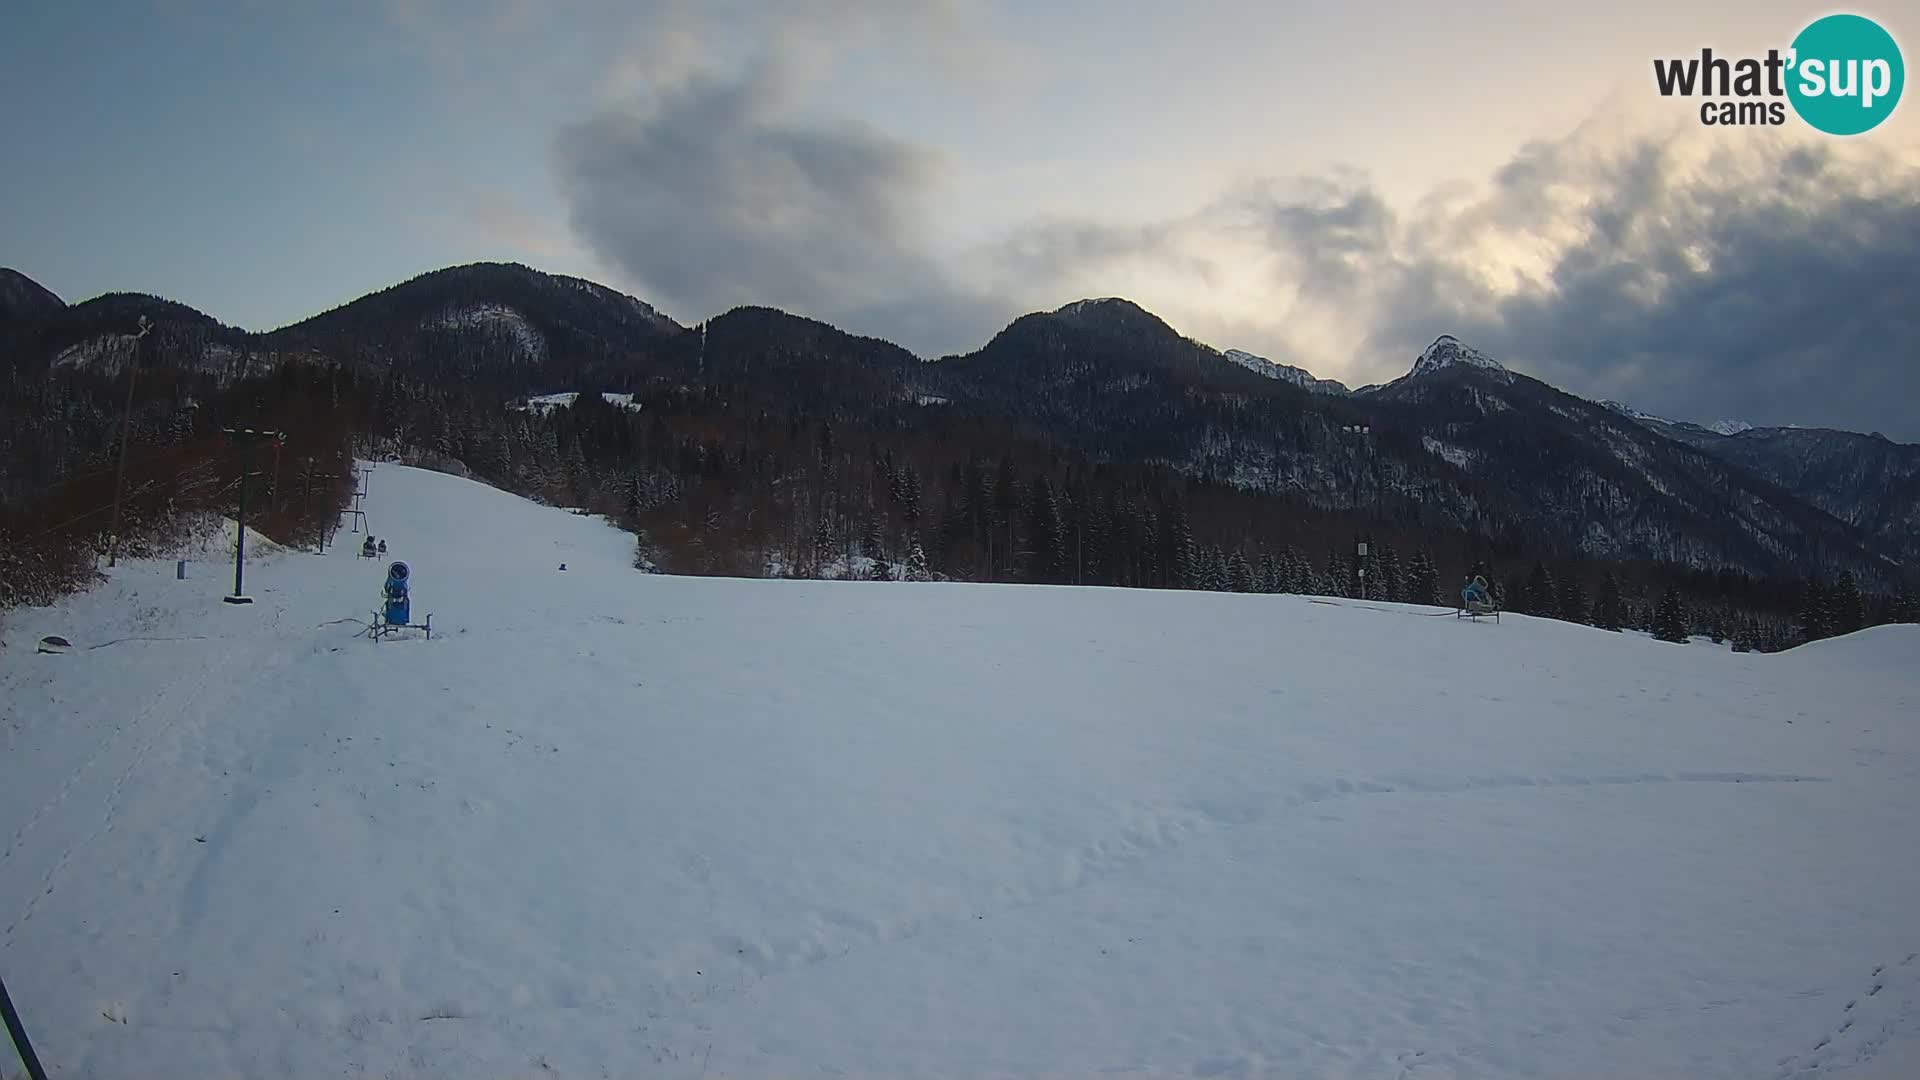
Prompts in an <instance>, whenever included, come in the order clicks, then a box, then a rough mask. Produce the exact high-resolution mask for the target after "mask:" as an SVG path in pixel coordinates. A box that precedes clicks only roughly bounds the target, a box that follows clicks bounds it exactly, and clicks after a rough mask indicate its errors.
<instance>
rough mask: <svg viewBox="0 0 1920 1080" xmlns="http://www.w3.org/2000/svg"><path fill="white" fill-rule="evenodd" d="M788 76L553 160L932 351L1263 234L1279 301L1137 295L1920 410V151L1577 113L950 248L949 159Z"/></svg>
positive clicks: (1350, 338) (1547, 364)
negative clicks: (1230, 302)
mask: <svg viewBox="0 0 1920 1080" xmlns="http://www.w3.org/2000/svg"><path fill="white" fill-rule="evenodd" d="M782 94H783V87H782V84H781V83H780V81H779V80H778V79H777V78H775V77H773V76H771V75H768V74H766V73H764V72H763V73H762V74H760V75H757V76H755V77H752V78H748V79H745V80H742V81H735V82H725V81H713V80H706V81H695V82H692V83H689V84H686V85H685V86H683V87H681V88H680V89H679V90H676V91H672V92H669V93H666V94H664V95H658V96H656V97H655V99H654V100H653V102H652V104H651V106H650V107H649V108H647V109H644V110H620V109H613V110H608V111H603V112H601V113H599V114H597V115H596V116H594V117H593V118H591V119H589V120H588V121H586V122H585V123H582V124H580V125H578V126H576V127H574V128H571V129H569V130H568V131H566V132H565V133H564V134H563V135H562V136H561V138H560V139H559V141H558V144H557V151H556V161H557V166H558V170H557V171H558V174H559V178H560V187H561V190H562V192H563V194H564V195H565V197H566V201H567V204H568V207H569V211H570V215H571V221H572V225H573V228H574V230H575V232H576V234H577V235H578V236H579V237H580V238H581V239H582V240H583V242H585V243H586V244H588V245H589V246H590V247H591V248H592V249H593V250H594V251H595V253H596V254H597V255H598V256H599V257H600V258H601V259H602V260H604V261H605V262H607V263H608V264H610V265H611V266H614V267H617V268H618V269H619V270H621V271H622V272H624V273H626V274H627V275H630V276H631V277H632V278H633V279H635V280H636V282H637V283H638V284H639V285H640V286H641V287H643V288H645V289H647V290H648V291H649V292H650V293H651V294H652V295H653V296H656V297H658V298H660V299H661V300H663V301H665V302H667V303H668V304H669V305H670V306H671V307H672V308H673V309H674V310H679V311H686V312H702V311H718V310H721V309H723V308H725V307H727V306H730V305H732V304H737V303H770V304H776V305H779V306H782V307H786V308H789V309H790V310H795V311H798V312H802V313H806V314H810V315H815V316H817V317H822V318H827V319H830V320H832V321H835V322H837V323H840V324H841V325H843V326H845V327H847V328H848V329H851V330H855V331H857V332H861V333H871V334H878V335H882V336H886V337H890V338H893V339H894V340H898V341H901V342H902V343H904V344H907V345H909V346H911V347H916V348H919V349H922V350H923V351H927V350H928V348H929V346H933V347H935V348H936V349H937V350H938V351H947V350H949V349H964V348H971V347H974V346H977V345H978V344H979V343H981V342H984V341H985V340H986V339H987V338H988V337H990V336H991V335H992V334H993V333H994V332H995V331H996V330H997V329H999V327H1000V326H1002V325H1004V323H1005V322H1006V321H1007V320H1008V319H1010V318H1011V317H1013V316H1015V315H1017V314H1019V313H1021V312H1023V311H1027V310H1032V309H1034V308H1036V307H1040V306H1043V305H1045V304H1047V303H1050V302H1057V301H1059V300H1063V299H1067V298H1070V297H1066V296H1064V295H1062V293H1063V289H1066V288H1072V289H1074V291H1076V292H1084V293H1086V294H1088V295H1104V294H1107V293H1111V292H1116V291H1125V286H1124V285H1119V284H1118V282H1119V281H1120V280H1122V279H1124V280H1141V277H1139V276H1137V274H1136V272H1138V271H1140V270H1141V268H1142V267H1146V268H1149V269H1150V271H1151V272H1150V273H1147V274H1146V275H1145V279H1146V280H1167V279H1168V278H1171V279H1173V280H1174V281H1176V282H1178V281H1185V282H1187V283H1189V285H1190V286H1197V287H1198V290H1199V291H1202V292H1205V291H1206V290H1211V289H1212V288H1214V287H1215V286H1216V285H1217V284H1219V283H1233V282H1236V281H1240V282H1244V281H1245V277H1246V276H1245V274H1244V272H1243V267H1241V266H1240V265H1238V263H1239V261H1241V260H1246V259H1257V260H1258V263H1259V265H1260V266H1262V267H1265V268H1266V270H1267V272H1268V273H1269V274H1270V275H1271V277H1270V278H1267V279H1265V280H1267V281H1269V282H1270V284H1271V289H1272V294H1273V296H1274V298H1275V299H1274V302H1273V303H1272V304H1271V305H1266V307H1267V310H1263V311H1260V312H1258V313H1251V314H1250V313H1239V312H1233V311H1221V310H1214V311H1211V312H1210V311H1208V310H1207V309H1206V307H1205V305H1204V304H1202V305H1201V306H1200V307H1198V308H1196V309H1195V310H1192V311H1181V310H1179V309H1178V304H1179V300H1177V299H1176V300H1172V301H1169V300H1166V299H1163V298H1158V297H1155V296H1154V295H1150V294H1137V295H1134V296H1133V297H1132V298H1133V299H1135V300H1137V301H1139V302H1140V303H1142V304H1143V305H1144V306H1146V307H1148V308H1149V309H1153V310H1158V311H1160V313H1161V314H1163V315H1165V316H1167V317H1168V318H1169V319H1170V321H1172V322H1173V323H1174V324H1175V325H1176V326H1177V327H1179V328H1180V329H1181V330H1183V331H1185V332H1189V333H1195V334H1196V335H1198V336H1201V337H1203V338H1216V339H1219V340H1216V344H1219V345H1222V346H1228V345H1233V346H1240V347H1247V348H1254V349H1256V350H1258V351H1261V352H1264V353H1266V354H1267V355H1269V356H1272V357H1274V358H1276V359H1282V360H1284V361H1286V362H1289V363H1296V364H1300V365H1301V366H1304V367H1308V368H1310V369H1313V370H1315V371H1317V372H1319V373H1320V374H1323V375H1334V376H1342V377H1345V378H1347V379H1349V380H1350V381H1351V380H1355V379H1358V380H1359V381H1365V380H1367V379H1375V378H1391V377H1393V376H1395V375H1398V374H1399V373H1400V372H1402V371H1404V370H1405V368H1406V366H1407V365H1408V364H1409V363H1410V362H1411V360H1412V358H1413V356H1414V355H1415V354H1416V353H1417V352H1418V351H1419V349H1420V348H1421V347H1423V346H1424V345H1425V344H1426V343H1427V342H1429V341H1431V340H1432V339H1433V338H1434V337H1435V336H1436V335H1438V334H1441V333H1452V334H1455V335H1457V336H1459V337H1461V338H1463V339H1465V340H1468V341H1471V342H1473V343H1474V344H1476V345H1477V346H1479V347H1480V348H1483V349H1485V350H1487V351H1488V352H1490V353H1492V354H1494V355H1496V356H1499V357H1501V358H1502V359H1503V360H1506V361H1508V362H1510V363H1511V364H1512V366H1514V367H1516V368H1518V369H1519V370H1523V371H1527V372H1529V373H1532V374H1535V375H1538V376H1539V377H1541V378H1543V379H1546V380H1547V381H1549V382H1552V383H1554V384H1556V385H1559V386H1562V387H1564V388H1566V389H1568V390H1570V391H1572V392H1575V393H1579V394H1583V395H1587V396H1590V397H1613V398H1617V399H1619V400H1622V401H1626V402H1629V403H1631V404H1634V405H1636V406H1639V407H1641V408H1645V409H1648V410H1651V411H1657V412H1662V413H1666V414H1668V415H1672V416H1675V417H1678V418H1687V419H1700V420H1712V419H1718V418H1723V417H1739V418H1742V419H1747V420H1750V421H1752V422H1755V423H1788V422H1794V423H1802V424H1809V425H1830V426H1839V427H1852V428H1857V429H1860V430H1873V429H1878V430H1881V431H1884V432H1885V433H1886V434H1888V435H1889V436H1891V437H1894V438H1897V439H1902V440H1908V441H1915V440H1920V414H1916V413H1915V411H1914V409H1913V407H1912V402H1913V401H1915V400H1916V399H1920V363H1916V359H1920V307H1916V306H1915V305H1913V304H1912V303H1911V301H1910V296H1911V290H1912V282H1914V281H1916V280H1920V197H1917V196H1916V195H1915V194H1914V192H1916V191H1920V184H1914V183H1911V182H1909V183H1906V184H1904V185H1902V184H1901V183H1899V182H1898V181H1899V180H1901V179H1902V178H1903V175H1905V174H1904V173H1903V171H1902V170H1903V168H1904V169H1905V173H1910V172H1911V169H1910V167H1902V166H1899V165H1897V164H1896V163H1895V162H1893V161H1892V160H1891V159H1890V158H1885V159H1879V158H1875V157H1873V156H1871V155H1868V154H1863V153H1857V152H1848V153H1845V154H1842V153H1838V152H1834V151H1832V150H1830V149H1828V148H1827V147H1825V146H1823V145H1819V144H1810V143H1804V142H1794V141H1791V140H1786V139H1776V140H1768V139H1766V138H1764V137H1756V138H1755V139H1753V140H1751V141H1749V142H1746V143H1741V144H1730V145H1729V146H1728V147H1725V148H1721V149H1720V150H1718V151H1716V152H1715V154H1714V155H1713V156H1712V157H1711V158H1710V159H1708V160H1705V161H1702V160H1700V158H1699V155H1698V154H1697V153H1693V152H1692V151H1696V150H1697V149H1698V146H1697V144H1693V143H1687V142H1682V141H1680V140H1679V139H1678V138H1677V137H1674V136H1669V137H1665V138H1653V137H1641V138H1638V139H1632V140H1624V141H1621V140H1612V141H1609V140H1608V139H1606V138H1603V137H1601V136H1598V135H1595V134H1594V133H1592V132H1589V131H1587V130H1586V129H1582V130H1579V131H1576V132H1574V133H1573V134H1571V135H1569V136H1567V137H1566V138H1564V139H1560V140H1555V141H1542V142H1536V143H1533V144H1529V145H1528V146H1525V147H1523V148H1521V149H1520V150H1519V151H1518V152H1516V154H1515V155H1514V157H1513V159H1512V160H1511V161H1510V162H1509V163H1508V164H1507V165H1506V166H1505V167H1503V168H1502V169H1500V170H1498V171H1497V172H1496V174H1495V175H1493V176H1492V177H1490V178H1489V180H1488V183H1487V184H1486V185H1484V186H1483V187H1482V188H1481V189H1479V190H1478V191H1477V192H1475V193H1473V194H1472V195H1470V196H1469V195H1467V194H1464V193H1462V192H1459V191H1449V192H1440V193H1436V194H1435V195H1434V196H1433V197H1431V198H1429V199H1426V200H1423V201H1421V202H1419V203H1418V204H1416V205H1415V206H1414V207H1412V208H1411V209H1410V210H1408V211H1405V212H1397V211H1396V210H1395V209H1394V208H1393V207H1392V206H1390V205H1389V204H1388V203H1387V201H1386V200H1385V199H1384V198H1383V197H1382V196H1381V195H1380V193H1379V192H1378V191H1377V190H1376V189H1375V188H1374V187H1373V186H1372V185H1371V184H1370V183H1369V182H1368V181H1367V179H1366V178H1365V177H1364V176H1361V175H1359V174H1355V173H1350V172H1343V173H1334V174H1330V175H1326V176H1319V177H1302V178H1291V179H1284V180H1272V181H1268V182H1263V183H1260V184H1256V185H1247V186H1242V187H1238V188H1235V189H1232V190H1229V191H1227V192H1225V193H1224V194H1223V195H1222V196H1221V197H1220V198H1219V199H1218V200H1216V201H1215V202H1214V203H1213V204H1211V205H1209V206H1206V207H1203V208H1201V209H1200V210H1199V211H1197V212H1195V213H1193V214H1190V215H1186V216H1182V217H1178V218H1170V219H1165V220H1159V221H1148V222H1144V223H1140V224H1131V225H1111V224H1096V223H1087V222H1071V221H1067V222H1061V221H1054V222H1047V223H1041V224H1036V225H1031V226H1028V227H1025V228H1015V229H1012V230H1010V232H1009V233H1008V234H1007V236H1006V237H1005V238H1004V239H1003V240H1002V241H1000V242H998V243H995V244H992V245H988V246H987V247H985V248H982V249H979V250H975V251H971V252H965V253H958V254H954V255H951V256H948V257H946V258H942V257H939V256H936V254H935V253H934V252H933V251H932V250H931V249H930V247H929V245H928V244H927V242H926V241H925V240H924V234H923V231H922V227H923V225H924V224H925V223H926V222H927V221H929V220H931V217H930V215H932V214H933V213H935V212H937V208H936V206H935V199H934V198H933V194H934V191H935V189H936V181H937V179H938V165H937V162H936V159H934V158H933V157H932V156H930V155H929V154H927V153H926V152H924V151H922V150H921V149H919V148H917V147H915V146H914V145H912V144H909V143H906V142H903V141H901V140H898V139H895V138H892V137H890V136H888V135H885V134H883V133H880V132H876V131H873V130H870V129H865V128H860V127H855V126H836V127H830V126H821V125H806V124H801V123H798V122H796V121H793V120H791V119H789V118H788V117H787V116H786V115H785V114H784V112H783V110H782V108H781V102H782V100H783V98H782ZM1855 149H1857V148H1855ZM1569 238H1573V239H1572V240H1571V242H1570V241H1569ZM1502 251H1506V252H1508V253H1509V254H1511V253H1512V252H1514V251H1520V252H1522V253H1523V254H1524V253H1526V252H1528V251H1532V252H1534V253H1535V254H1538V252H1540V251H1546V252H1550V253H1551V257H1550V258H1548V259H1547V261H1546V262H1544V263H1542V264H1539V265H1532V266H1528V267H1527V268H1526V272H1525V273H1524V274H1522V275H1520V276H1519V277H1517V278H1501V277H1498V276H1497V275H1496V276H1490V275H1489V274H1488V273H1487V272H1486V268H1485V267H1484V266H1483V265H1481V262H1482V261H1484V260H1485V259H1487V258H1489V257H1493V258H1496V259H1497V258H1498V257H1499V256H1500V254H1501V252H1502ZM1155 275H1158V276H1157V277H1156V276H1155ZM962 282H964V283H965V284H962ZM1108 282H1112V283H1113V284H1111V285H1109V284H1107V283H1108ZM1116 286H1117V287H1116ZM1194 291H1195V290H1194V289H1193V288H1190V289H1189V290H1188V292H1189V294H1190V295H1191V294H1192V293H1193V292H1194ZM1223 334H1231V335H1235V336H1233V337H1227V338H1221V335H1223ZM1330 357H1332V358H1335V359H1334V362H1332V363H1329V362H1328V361H1329V358H1330ZM1339 358H1346V359H1348V360H1349V361H1350V366H1347V367H1345V368H1344V369H1343V368H1342V367H1341V366H1340V364H1339V362H1338V359H1339Z"/></svg>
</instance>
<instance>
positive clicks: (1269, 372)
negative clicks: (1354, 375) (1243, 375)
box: [1220, 349, 1348, 394]
mask: <svg viewBox="0 0 1920 1080" xmlns="http://www.w3.org/2000/svg"><path fill="white" fill-rule="evenodd" d="M1220 355H1221V356H1223V357H1225V358H1226V359H1227V360H1230V361H1232V362H1233V363H1235V364H1238V365H1240V366H1241V367H1243V368H1246V369H1247V370H1248V371H1251V372H1253V373H1254V374H1255V375H1262V376H1265V377H1266V378H1269V379H1277V380H1279V381H1281V382H1289V383H1292V384H1293V385H1295V386H1298V387H1302V388H1304V389H1307V390H1314V391H1318V392H1320V393H1325V394H1344V393H1347V392H1348V391H1347V387H1346V384H1345V383H1342V382H1339V381H1338V380H1335V379H1321V378H1317V377H1315V376H1314V374H1313V372H1311V371H1308V370H1307V369H1306V368H1303V367H1295V366H1293V365H1292V364H1282V363H1279V362H1277V361H1273V360H1269V359H1267V358H1266V357H1264V356H1255V355H1254V354H1252V353H1250V352H1247V351H1245V350H1243V349H1228V350H1227V351H1226V352H1223V353H1221V354H1220Z"/></svg>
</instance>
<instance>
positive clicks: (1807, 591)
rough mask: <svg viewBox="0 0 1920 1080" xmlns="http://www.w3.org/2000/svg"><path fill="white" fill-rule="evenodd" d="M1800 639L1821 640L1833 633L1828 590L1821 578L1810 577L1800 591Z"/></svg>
mask: <svg viewBox="0 0 1920 1080" xmlns="http://www.w3.org/2000/svg"><path fill="white" fill-rule="evenodd" d="M1799 622H1800V640H1802V641H1819V640H1820V639H1822V638H1824V637H1828V636H1830V635H1831V634H1832V633H1833V623H1832V620H1831V618H1830V616H1829V615H1828V610H1827V590H1826V588H1825V587H1824V586H1822V585H1821V584H1820V582H1819V580H1818V579H1817V578H1816V579H1809V580H1808V581H1807V584H1806V586H1805V587H1804V588H1803V589H1802V590H1801V592H1800V612H1799Z"/></svg>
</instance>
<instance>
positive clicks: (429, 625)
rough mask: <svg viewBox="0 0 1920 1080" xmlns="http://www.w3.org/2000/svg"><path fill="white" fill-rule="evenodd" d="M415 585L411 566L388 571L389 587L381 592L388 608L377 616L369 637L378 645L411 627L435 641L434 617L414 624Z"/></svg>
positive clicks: (369, 626) (385, 586) (393, 566)
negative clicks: (384, 639) (412, 590)
mask: <svg viewBox="0 0 1920 1080" xmlns="http://www.w3.org/2000/svg"><path fill="white" fill-rule="evenodd" d="M412 581H413V571H412V570H410V569H408V568H407V564H406V563H403V562H396V563H394V564H393V565H391V566H389V567H387V583H386V584H385V585H383V586H381V588H380V598H381V599H382V600H383V601H384V602H385V606H384V607H383V608H382V609H381V610H380V611H376V612H374V613H373V622H372V623H370V624H368V626H367V636H368V637H370V638H372V639H374V640H375V641H378V640H380V639H381V638H384V637H389V636H391V635H393V634H397V633H399V632H400V631H401V630H403V629H406V628H408V627H413V628H416V629H420V630H425V631H426V632H427V640H429V641H431V640H433V616H432V615H431V614H429V615H428V616H427V620H426V621H425V622H421V623H416V622H414V621H413V598H412V597H411V596H410V595H409V592H410V589H411V586H412Z"/></svg>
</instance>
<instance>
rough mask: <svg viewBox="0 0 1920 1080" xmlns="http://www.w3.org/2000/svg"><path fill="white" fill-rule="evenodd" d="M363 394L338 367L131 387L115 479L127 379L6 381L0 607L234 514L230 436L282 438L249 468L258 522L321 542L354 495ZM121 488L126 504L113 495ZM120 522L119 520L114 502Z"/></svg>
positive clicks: (305, 541)
mask: <svg viewBox="0 0 1920 1080" xmlns="http://www.w3.org/2000/svg"><path fill="white" fill-rule="evenodd" d="M355 398H356V392H355V387H354V384H353V380H352V379H351V377H350V376H349V375H347V374H346V373H344V372H342V371H341V370H340V369H339V368H337V367H335V366H332V365H306V364H288V365H285V366H283V367H282V368H280V369H278V370H277V371H275V372H273V373H272V374H269V375H264V376H258V377H253V378H245V379H240V380H236V381H223V380H220V379H217V378H215V377H213V376H210V375H198V374H192V373H186V372H180V371H175V370H157V371H141V372H140V373H139V375H138V377H137V378H136V379H135V380H134V381H133V396H132V399H131V401H132V405H131V410H130V415H131V423H130V424H129V425H127V426H128V428H129V434H128V445H127V450H126V470H125V480H124V483H120V482H118V476H119V467H118V465H119V458H120V439H121V432H122V418H123V417H125V416H127V415H129V408H128V401H129V398H128V382H127V374H126V373H125V372H121V373H119V374H118V375H117V377H105V376H100V375H95V374H92V373H90V372H88V371H85V370H81V371H71V372H55V373H51V374H48V375H42V376H31V377H23V376H22V375H21V373H20V372H19V371H18V370H15V371H12V372H10V373H9V375H8V377H7V378H5V379H4V380H3V381H0V424H4V426H5V430H7V431H8V432H9V433H10V435H9V437H8V438H7V440H6V447H5V452H4V454H0V610H4V609H6V608H9V607H12V606H14V605H17V604H47V603H51V602H53V601H54V600H55V599H57V598H58V597H60V596H62V595H64V594H66V593H69V592H72V591H74V590H76V589H80V588H83V587H85V586H86V585H87V584H88V583H89V582H91V581H92V580H94V579H95V577H96V575H97V572H98V568H99V567H100V566H101V565H102V562H103V560H104V559H106V558H107V557H109V554H110V553H111V555H112V557H116V558H117V557H125V558H137V557H142V556H151V555H158V554H162V553H164V552H166V551H168V550H170V549H171V548H172V546H174V545H176V544H178V543H180V542H181V541H182V540H184V539H185V538H186V537H187V536H188V535H189V534H191V533H193V532H195V531H197V530H200V529H204V528H207V527H209V526H210V524H211V522H212V520H213V519H214V518H215V517H216V516H226V517H232V516H234V515H235V514H236V513H237V510H238V505H237V504H238V499H239V494H240V482H241V472H242V458H241V456H240V454H239V453H238V451H237V448H236V447H234V446H233V445H231V443H230V441H229V440H228V439H227V438H226V437H225V435H224V433H223V429H226V428H230V427H250V428H254V429H257V430H276V431H281V432H283V433H284V435H285V437H284V438H283V439H281V440H280V441H279V445H278V446H273V445H264V446H261V447H259V448H258V449H256V450H255V452H254V455H253V463H252V468H251V470H250V471H249V473H248V477H247V481H248V494H249V498H248V521H247V524H248V527H249V528H252V529H254V530H256V531H259V532H261V533H263V534H264V535H266V536H268V537H270V538H272V539H274V540H276V541H278V542H281V543H285V544H289V545H295V546H306V545H312V544H314V543H316V542H317V541H318V540H319V539H320V538H321V536H322V535H323V534H324V533H325V532H326V531H327V530H329V529H331V528H332V527H334V525H335V524H336V523H337V521H338V519H339V512H340V510H341V509H342V508H343V507H344V506H345V505H346V501H347V498H348V495H349V493H350V492H351V490H352V483H353V476H352V460H351V457H350V455H349V447H350V437H351V433H352V431H353V429H354V427H355V426H356V423H357V421H356V420H355V415H354V414H355ZM116 491H118V493H119V498H118V499H116ZM116 502H117V503H118V506H119V518H118V522H117V529H116V521H115V516H114V514H115V505H116Z"/></svg>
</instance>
